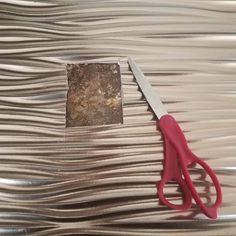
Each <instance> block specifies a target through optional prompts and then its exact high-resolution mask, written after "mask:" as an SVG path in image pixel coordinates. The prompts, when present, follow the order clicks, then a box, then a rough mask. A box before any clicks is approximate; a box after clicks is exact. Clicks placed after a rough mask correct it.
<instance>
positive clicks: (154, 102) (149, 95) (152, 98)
mask: <svg viewBox="0 0 236 236" xmlns="http://www.w3.org/2000/svg"><path fill="white" fill-rule="evenodd" d="M128 63H129V66H130V69H131V71H132V72H133V75H134V77H135V79H136V81H137V83H138V85H139V87H140V89H141V91H142V93H143V95H144V97H145V98H146V100H147V102H148V104H149V106H150V107H151V108H152V110H153V112H154V113H155V115H156V116H157V118H158V119H160V118H161V117H162V116H164V115H166V114H168V112H167V111H166V109H165V107H164V105H163V103H162V101H161V99H160V97H159V95H158V94H157V93H156V92H154V91H153V89H152V86H151V84H150V83H149V81H148V80H147V78H146V77H145V76H144V74H143V72H142V71H141V69H140V68H139V67H138V65H137V64H136V63H135V61H134V60H133V59H131V58H128Z"/></svg>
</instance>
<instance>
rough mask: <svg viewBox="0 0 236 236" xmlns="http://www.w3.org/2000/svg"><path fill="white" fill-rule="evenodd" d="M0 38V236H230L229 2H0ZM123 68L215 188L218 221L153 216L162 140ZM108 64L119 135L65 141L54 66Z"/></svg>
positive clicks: (232, 114) (234, 53)
mask: <svg viewBox="0 0 236 236" xmlns="http://www.w3.org/2000/svg"><path fill="white" fill-rule="evenodd" d="M0 31H1V37H0V134H1V136H0V147H1V148H0V158H1V164H0V234H1V235H33V236H39V235H42V236H45V235H48V236H54V235H55V236H60V235H114V236H119V235H128V236H129V235H130V236H131V235H152V236H154V235H199V234H201V235H235V230H236V227H235V221H236V204H235V197H236V188H235V181H236V163H235V154H236V145H235V144H236V129H235V127H236V105H235V104H236V93H235V91H236V80H235V73H236V66H235V57H236V40H235V39H236V34H235V33H236V3H235V1H223V0H222V1H217V0H204V1H201V0H196V1H193V0H192V1H189V0H188V1H187V0H183V1H177V0H170V1H164V0H145V1H144V0H87V1H82V0H81V1H79V0H67V1H63V0H48V1H33V0H32V1H31V0H25V1H23V0H11V1H9V0H2V1H0ZM126 56H132V57H133V58H134V59H135V60H136V61H137V62H138V64H139V65H140V66H141V67H142V69H143V71H144V73H145V74H146V76H147V77H148V79H149V80H150V82H151V83H152V85H153V86H154V88H155V90H156V91H158V92H159V94H160V96H161V97H162V98H163V101H164V102H165V105H166V107H167V109H168V110H169V111H170V112H171V113H172V114H173V115H174V116H175V117H176V119H177V120H178V121H179V122H180V124H181V127H182V128H183V130H184V131H185V134H186V137H187V139H188V141H189V144H190V146H191V148H192V149H193V151H194V152H195V153H196V154H198V155H199V156H202V157H203V159H204V160H207V162H208V163H209V164H210V165H211V166H212V168H213V169H214V170H215V171H216V173H217V175H218V176H219V179H220V182H221V184H222V188H223V204H222V206H221V208H220V209H219V218H218V219H217V220H216V221H211V220H209V219H207V218H206V217H205V216H203V215H202V214H201V213H199V212H198V209H197V208H196V206H195V205H193V208H192V209H191V210H188V211H186V212H179V211H175V210H170V209H168V208H167V207H165V206H163V205H159V203H158V199H157V198H156V188H155V183H156V181H158V180H159V179H160V173H161V170H162V159H163V154H162V151H163V148H162V140H161V136H160V133H159V132H158V131H156V130H155V125H154V123H155V122H154V121H153V115H152V113H151V111H150V110H148V106H147V104H146V102H145V101H144V100H143V99H142V96H141V93H140V92H139V91H138V90H137V85H136V83H135V82H134V81H133V78H132V74H131V72H130V71H129V70H128V66H127V64H126V63H125V57H126ZM117 58H118V59H119V60H120V63H121V69H122V83H123V92H124V125H111V126H97V127H89V128H86V127H83V128H68V129H65V96H66V92H67V81H66V76H65V67H64V64H66V63H73V62H74V63H75V62H78V61H80V60H93V59H96V60H101V61H114V60H117ZM191 173H192V175H193V177H194V176H195V177H194V180H195V184H196V186H197V189H198V191H199V193H200V194H201V196H202V197H203V198H206V199H209V196H211V197H214V194H213V193H211V192H210V193H209V191H208V188H207V187H206V186H205V184H206V183H208V184H209V182H207V181H203V179H204V175H202V172H201V170H200V169H198V168H195V169H191ZM208 187H209V186H208ZM166 194H167V196H168V197H169V198H170V199H171V200H172V201H176V202H179V201H180V199H181V194H180V192H179V190H178V188H177V186H176V185H175V184H170V185H168V186H167V188H166ZM209 194H211V195H209Z"/></svg>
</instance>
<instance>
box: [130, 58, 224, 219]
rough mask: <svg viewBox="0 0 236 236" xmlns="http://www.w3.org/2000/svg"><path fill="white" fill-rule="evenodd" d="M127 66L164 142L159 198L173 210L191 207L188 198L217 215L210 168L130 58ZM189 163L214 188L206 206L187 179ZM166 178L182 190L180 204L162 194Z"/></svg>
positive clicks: (219, 194)
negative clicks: (191, 145) (207, 178)
mask: <svg viewBox="0 0 236 236" xmlns="http://www.w3.org/2000/svg"><path fill="white" fill-rule="evenodd" d="M128 63H129V66H130V69H131V71H132V73H133V75H134V77H135V79H136V81H137V84H138V86H139V87H140V89H141V91H142V93H143V95H144V97H145V99H146V101H147V102H148V104H149V106H150V107H151V108H152V110H153V112H154V113H155V115H156V116H157V118H158V120H159V121H158V120H157V123H156V124H157V127H159V128H160V130H161V133H162V137H163V142H164V162H163V167H164V170H163V174H162V179H161V181H160V182H158V183H157V190H158V193H159V199H160V201H161V202H162V203H163V204H165V205H167V206H168V207H170V208H172V209H176V210H187V209H189V208H190V207H191V206H192V198H193V199H194V200H195V202H196V204H197V205H198V207H199V208H200V209H201V211H202V212H203V213H204V214H205V215H206V216H208V217H209V218H212V219H216V218H217V208H218V207H219V205H220V204H221V202H222V192H221V187H220V184H219V181H218V179H217V177H216V175H215V173H214V171H213V170H212V169H211V168H210V166H208V164H207V163H206V162H204V161H203V160H201V159H200V158H199V157H197V156H196V155H195V154H193V153H192V151H191V150H190V149H189V147H188V145H187V141H186V138H185V136H184V134H183V131H182V130H181V128H180V126H179V125H178V123H177V121H176V120H175V118H174V117H173V116H171V115H169V114H168V113H167V111H166V109H165V107H164V105H163V103H162V102H161V99H160V97H159V95H158V94H157V93H156V92H154V91H153V89H152V86H151V85H150V83H149V82H148V80H147V79H146V78H145V76H144V74H143V72H142V71H141V69H140V68H139V67H138V65H137V64H136V63H135V61H134V60H132V59H131V58H128ZM192 164H199V165H201V166H202V168H203V169H204V170H205V172H206V173H207V174H208V175H209V176H210V178H211V180H212V182H213V184H214V186H215V189H216V200H215V203H214V204H212V205H211V206H210V207H208V206H206V205H205V204H204V203H203V202H202V200H201V198H200V196H199V194H198V193H197V191H196V188H195V187H194V184H193V182H192V180H191V178H190V174H189V171H188V167H189V166H190V165H192ZM169 181H176V182H177V183H178V184H179V186H180V188H181V190H182V193H183V203H182V204H180V205H177V204H173V203H171V202H169V201H168V200H167V199H166V197H165V195H164V191H163V189H164V186H165V184H166V183H167V182H169Z"/></svg>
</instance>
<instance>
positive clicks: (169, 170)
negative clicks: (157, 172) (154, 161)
mask: <svg viewBox="0 0 236 236" xmlns="http://www.w3.org/2000/svg"><path fill="white" fill-rule="evenodd" d="M163 138H164V162H163V165H164V171H163V174H162V179H161V181H160V182H159V183H158V184H157V189H158V192H157V193H158V195H159V199H160V201H161V202H162V203H164V204H165V205H167V206H169V207H170V208H172V209H176V210H186V209H188V208H190V207H191V205H192V195H191V193H190V191H189V189H188V186H187V185H186V182H185V181H184V179H183V178H182V172H181V169H180V167H179V163H178V159H177V153H176V151H175V149H174V148H173V147H172V146H171V144H170V142H169V140H168V139H165V137H163ZM169 181H175V182H177V183H178V184H179V186H180V188H181V190H182V193H183V204H181V205H177V204H173V203H171V202H169V201H168V200H167V199H166V197H165V195H164V192H163V190H164V187H165V184H166V183H167V182H169Z"/></svg>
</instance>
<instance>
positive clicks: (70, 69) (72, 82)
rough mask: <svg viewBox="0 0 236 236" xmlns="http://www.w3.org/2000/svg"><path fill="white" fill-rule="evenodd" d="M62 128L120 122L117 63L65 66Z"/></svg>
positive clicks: (121, 113)
mask: <svg viewBox="0 0 236 236" xmlns="http://www.w3.org/2000/svg"><path fill="white" fill-rule="evenodd" d="M66 69H67V78H68V85H69V90H68V93H67V104H66V126H67V127H74V126H89V125H105V124H120V123H123V112H122V97H121V94H122V93H121V75H120V66H119V64H118V63H81V64H68V65H67V66H66Z"/></svg>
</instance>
